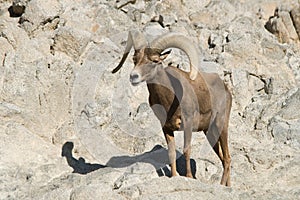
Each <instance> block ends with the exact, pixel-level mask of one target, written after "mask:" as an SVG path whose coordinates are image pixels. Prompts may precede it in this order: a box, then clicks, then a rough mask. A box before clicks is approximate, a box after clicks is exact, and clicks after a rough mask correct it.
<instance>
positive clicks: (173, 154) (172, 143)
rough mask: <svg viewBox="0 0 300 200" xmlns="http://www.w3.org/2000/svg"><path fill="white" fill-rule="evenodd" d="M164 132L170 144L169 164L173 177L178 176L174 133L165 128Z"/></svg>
mask: <svg viewBox="0 0 300 200" xmlns="http://www.w3.org/2000/svg"><path fill="white" fill-rule="evenodd" d="M163 132H164V135H165V138H166V141H167V144H168V154H169V162H170V165H171V175H172V176H176V175H177V170H176V149H175V138H174V132H173V131H171V130H169V129H167V128H163Z"/></svg>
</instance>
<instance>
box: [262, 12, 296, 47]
mask: <svg viewBox="0 0 300 200" xmlns="http://www.w3.org/2000/svg"><path fill="white" fill-rule="evenodd" d="M294 10H295V9H294ZM290 13H291V14H290ZM292 13H295V11H291V12H288V11H285V10H279V9H278V8H277V9H276V10H275V14H274V16H272V17H270V19H269V21H268V22H267V23H266V25H265V27H266V29H267V30H268V31H270V32H271V33H273V34H274V35H276V37H277V38H278V40H279V42H281V43H289V42H296V41H299V36H298V35H297V32H296V31H297V16H296V15H295V14H294V15H293V14H292Z"/></svg>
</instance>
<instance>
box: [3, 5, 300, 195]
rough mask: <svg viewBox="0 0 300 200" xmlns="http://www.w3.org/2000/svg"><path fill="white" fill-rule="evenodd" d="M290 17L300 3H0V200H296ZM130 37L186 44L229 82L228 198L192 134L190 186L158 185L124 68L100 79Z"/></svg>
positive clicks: (294, 33)
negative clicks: (181, 37) (169, 38)
mask: <svg viewBox="0 0 300 200" xmlns="http://www.w3.org/2000/svg"><path fill="white" fill-rule="evenodd" d="M299 13H300V3H299V2H298V1H297V0H253V1H246V0H204V1H196V0H190V1H187V0H162V1H156V0H131V1H130V0H120V1H108V0H99V1H94V0H87V1H80V0H77V1H73V0H52V1H46V0H0V127H1V128H0V199H187V198H188V199H254V198H258V199H298V198H299V196H300V174H299V171H300V112H299V110H300V90H299V86H300V82H299V81H300V45H299V44H300V41H299V38H300V14H299ZM131 29H140V30H142V31H143V32H144V33H145V35H146V36H147V38H148V39H149V40H152V39H153V38H155V37H157V36H159V35H160V34H162V33H165V32H170V31H173V32H180V33H183V34H185V35H187V36H189V37H190V38H191V39H193V40H194V41H195V42H197V44H198V46H199V48H201V49H202V54H203V55H202V57H203V66H201V67H202V69H203V70H204V71H214V72H217V73H219V74H220V76H221V77H222V79H224V81H225V82H226V83H227V85H228V87H229V88H230V90H231V92H232V95H233V107H232V112H231V113H232V114H231V119H230V127H229V133H230V134H229V141H230V144H229V145H230V151H231V157H232V167H231V171H232V173H231V177H232V187H231V188H226V187H223V186H220V185H219V182H220V178H221V174H222V165H221V163H220V161H219V160H218V158H217V156H216V155H215V154H214V153H213V151H212V149H211V148H210V146H209V144H208V142H207V140H206V138H205V137H204V135H203V134H202V133H195V134H194V137H193V147H192V160H191V164H192V169H193V174H194V176H195V177H196V179H187V178H185V177H182V176H178V177H175V178H169V177H168V176H169V174H170V170H169V166H168V165H167V164H166V163H167V150H166V143H165V141H164V138H163V134H162V132H161V130H160V126H159V123H158V121H157V119H156V118H155V116H154V114H153V113H152V111H151V109H150V107H149V106H148V104H147V97H148V93H147V89H146V85H141V86H139V87H133V86H131V85H130V83H129V80H128V74H129V72H130V69H131V68H132V66H133V62H132V59H128V60H127V61H126V63H125V64H124V67H123V68H122V69H121V70H120V72H118V73H117V74H111V70H112V69H113V68H114V67H115V66H116V65H117V64H118V62H119V60H120V58H121V56H122V53H123V50H124V48H125V44H126V39H127V34H128V30H131ZM166 62H173V63H175V64H179V66H180V67H182V68H185V67H186V66H187V62H186V58H185V56H184V55H183V54H182V53H181V52H176V51H175V53H174V54H172V55H171V56H170V58H168V60H167V61H166ZM182 141H183V138H182V133H181V132H178V133H176V142H177V150H178V152H177V156H178V159H177V161H178V162H177V164H178V173H179V174H184V173H185V172H184V165H185V163H184V159H183V157H182V145H183V142H182Z"/></svg>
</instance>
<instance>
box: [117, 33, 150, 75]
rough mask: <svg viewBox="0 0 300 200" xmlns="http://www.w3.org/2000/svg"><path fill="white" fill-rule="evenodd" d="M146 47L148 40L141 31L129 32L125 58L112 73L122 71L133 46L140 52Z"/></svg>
mask: <svg viewBox="0 0 300 200" xmlns="http://www.w3.org/2000/svg"><path fill="white" fill-rule="evenodd" d="M146 45H147V40H146V39H145V37H144V35H143V34H142V33H141V32H140V31H138V30H132V31H129V33H128V38H127V44H126V48H125V51H124V54H123V57H122V59H121V61H120V63H119V64H118V66H117V67H116V68H115V69H113V70H112V73H116V72H117V71H119V69H121V67H122V66H123V64H124V62H125V60H126V58H127V56H128V54H129V52H130V50H131V48H132V46H133V48H134V50H138V49H141V48H142V47H144V46H146Z"/></svg>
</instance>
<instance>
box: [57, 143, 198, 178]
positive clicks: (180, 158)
mask: <svg viewBox="0 0 300 200" xmlns="http://www.w3.org/2000/svg"><path fill="white" fill-rule="evenodd" d="M73 148H74V144H73V143H72V142H66V143H65V144H64V145H63V147H62V156H65V157H66V159H67V162H68V165H69V166H70V167H72V168H73V173H79V174H87V173H90V172H92V171H95V170H98V169H101V168H104V167H112V168H125V167H129V166H130V165H133V164H135V163H138V162H140V163H149V164H151V165H152V166H153V167H154V168H155V170H156V173H157V175H158V176H168V177H171V171H170V167H169V165H168V164H167V163H168V160H169V159H168V150H167V149H165V148H164V147H162V146H161V145H155V146H154V147H153V148H152V149H151V150H150V151H148V152H145V153H143V154H140V155H134V156H115V157H112V158H110V160H109V161H108V162H107V163H106V164H105V165H101V164H90V163H86V162H85V160H84V158H82V157H80V158H79V159H78V160H77V159H76V158H74V157H73V155H72V150H73ZM176 156H177V160H176V167H177V172H178V174H179V175H180V176H185V175H186V161H185V157H184V155H183V154H182V153H180V152H179V151H176ZM190 162H191V170H192V175H193V177H194V178H195V174H196V168H197V167H196V162H195V160H194V159H191V160H190Z"/></svg>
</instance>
